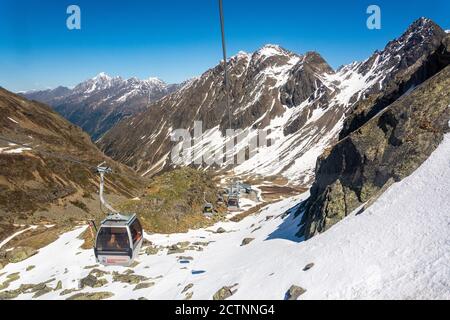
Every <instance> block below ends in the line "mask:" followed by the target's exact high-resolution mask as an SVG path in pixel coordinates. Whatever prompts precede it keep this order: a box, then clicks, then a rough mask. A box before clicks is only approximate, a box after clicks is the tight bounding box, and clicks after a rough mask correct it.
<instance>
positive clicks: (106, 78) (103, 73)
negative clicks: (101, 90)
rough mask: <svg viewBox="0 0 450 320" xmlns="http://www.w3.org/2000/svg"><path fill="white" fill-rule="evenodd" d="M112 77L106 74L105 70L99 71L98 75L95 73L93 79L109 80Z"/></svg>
mask: <svg viewBox="0 0 450 320" xmlns="http://www.w3.org/2000/svg"><path fill="white" fill-rule="evenodd" d="M111 79H112V78H111V77H110V76H109V75H108V74H106V73H105V72H100V73H99V74H98V75H96V76H95V77H94V78H93V80H111Z"/></svg>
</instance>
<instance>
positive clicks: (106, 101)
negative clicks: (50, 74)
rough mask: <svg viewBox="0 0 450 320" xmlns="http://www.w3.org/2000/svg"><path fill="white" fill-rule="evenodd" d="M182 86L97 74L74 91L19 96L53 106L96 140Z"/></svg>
mask: <svg viewBox="0 0 450 320" xmlns="http://www.w3.org/2000/svg"><path fill="white" fill-rule="evenodd" d="M182 85H184V84H181V85H176V84H171V85H169V84H166V83H164V82H163V81H161V80H159V79H157V78H150V79H146V80H139V79H137V78H131V79H122V78H121V77H114V78H113V77H110V76H108V75H106V74H105V73H100V74H99V75H97V76H96V77H94V78H92V79H89V80H86V81H84V82H82V83H80V84H78V85H77V86H76V87H75V88H73V89H68V88H65V87H58V88H56V89H53V90H45V91H30V92H25V93H23V94H22V95H23V96H25V97H26V98H28V99H32V100H36V101H39V102H42V103H45V104H48V105H50V106H52V107H53V108H54V109H55V110H56V111H57V112H58V113H60V114H61V115H62V116H63V117H64V118H66V119H67V120H69V121H70V122H72V123H74V124H76V125H78V126H80V127H81V128H82V129H83V130H85V131H86V132H87V133H89V134H90V135H91V137H92V139H93V140H96V139H98V138H99V137H101V136H102V135H103V134H104V133H105V132H106V131H108V130H109V129H110V128H112V127H113V126H114V125H115V124H116V123H117V122H119V121H120V120H122V119H123V118H125V117H129V116H132V115H135V114H137V113H139V112H142V111H144V110H145V109H146V108H147V107H148V105H149V104H150V103H152V102H155V101H157V100H159V99H161V98H162V97H164V96H165V95H167V94H170V93H172V92H174V91H176V90H178V89H179V88H180V87H181V86H182Z"/></svg>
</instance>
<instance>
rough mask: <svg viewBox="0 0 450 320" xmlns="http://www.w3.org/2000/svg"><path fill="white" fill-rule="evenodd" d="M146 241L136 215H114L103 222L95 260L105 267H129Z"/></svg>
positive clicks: (96, 244) (97, 239)
mask: <svg viewBox="0 0 450 320" xmlns="http://www.w3.org/2000/svg"><path fill="white" fill-rule="evenodd" d="M143 240H144V237H143V230H142V226H141V224H140V222H139V220H138V219H137V217H136V215H132V216H123V215H120V214H118V215H113V216H109V217H107V218H106V219H105V220H103V221H102V223H101V225H100V227H99V229H98V232H97V237H96V240H95V248H94V253H95V258H96V259H97V262H98V263H100V264H102V265H105V266H129V265H130V264H132V263H133V260H134V259H135V258H136V257H137V256H138V254H139V251H140V249H141V246H142V242H143Z"/></svg>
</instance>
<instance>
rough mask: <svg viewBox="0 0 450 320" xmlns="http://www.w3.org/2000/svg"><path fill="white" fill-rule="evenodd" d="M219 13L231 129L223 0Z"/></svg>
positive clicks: (229, 117) (220, 0)
mask: <svg viewBox="0 0 450 320" xmlns="http://www.w3.org/2000/svg"><path fill="white" fill-rule="evenodd" d="M219 15H220V31H221V35H222V53H223V65H224V82H223V83H224V86H225V95H226V98H225V99H226V104H227V109H228V126H229V127H230V129H233V128H232V123H231V107H230V87H229V85H228V71H227V69H228V67H227V47H226V42H225V20H224V17H223V3H222V0H219Z"/></svg>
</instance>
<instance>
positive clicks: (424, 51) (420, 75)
mask: <svg viewBox="0 0 450 320" xmlns="http://www.w3.org/2000/svg"><path fill="white" fill-rule="evenodd" d="M446 36H447V34H446V33H445V31H444V30H442V29H441V28H440V27H439V26H438V25H436V24H435V23H434V22H433V21H431V20H429V19H425V18H422V19H419V20H417V21H415V22H414V23H413V24H412V25H411V26H410V27H409V28H408V30H407V31H406V32H405V33H404V34H403V35H402V36H401V37H400V38H398V39H396V40H394V41H391V42H389V43H388V45H387V46H386V48H385V49H384V50H383V51H382V52H376V53H375V54H374V55H373V56H372V57H371V58H370V59H368V60H367V61H365V62H364V63H361V64H360V65H358V66H357V68H356V70H357V72H359V73H361V74H363V75H364V74H366V73H367V72H372V73H374V74H377V73H384V74H385V76H384V79H383V81H382V82H380V87H382V90H381V92H376V90H374V89H372V90H368V91H367V92H366V93H365V96H366V97H369V99H366V100H362V101H361V102H360V103H358V104H356V105H355V108H354V110H352V112H351V114H350V115H349V116H348V117H347V119H346V120H345V123H344V128H343V130H342V131H341V133H340V138H341V139H342V138H344V137H345V136H347V135H348V134H349V133H351V132H353V131H354V130H356V129H358V128H359V127H360V126H361V125H363V124H364V123H365V122H367V121H368V120H369V119H371V118H372V117H373V116H375V115H376V114H377V113H378V112H380V111H381V110H383V109H384V108H385V107H387V106H388V105H390V104H391V103H392V102H394V101H395V100H397V99H398V98H399V97H401V96H402V95H403V94H404V93H406V92H408V91H409V90H412V89H413V88H415V87H416V86H418V85H419V84H421V83H422V82H424V81H425V80H427V79H428V78H430V77H431V76H433V75H434V74H436V73H437V72H439V71H440V70H442V69H443V68H444V67H445V66H447V65H448V63H449V61H450V55H449V54H448V50H447V54H445V52H446V48H445V44H444V43H443V39H444V38H445V37H446ZM386 70H389V72H386ZM370 95H372V96H370Z"/></svg>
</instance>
